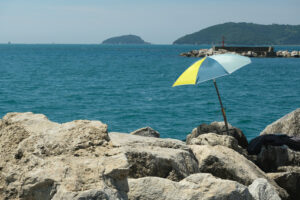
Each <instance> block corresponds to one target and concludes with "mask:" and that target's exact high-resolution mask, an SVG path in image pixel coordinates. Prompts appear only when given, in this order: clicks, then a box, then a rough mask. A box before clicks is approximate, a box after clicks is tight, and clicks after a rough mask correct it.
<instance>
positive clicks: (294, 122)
mask: <svg viewBox="0 0 300 200" xmlns="http://www.w3.org/2000/svg"><path fill="white" fill-rule="evenodd" d="M272 133H284V134H287V135H289V136H298V137H300V108H298V109H296V110H294V111H293V112H291V113H289V114H287V115H285V116H283V117H282V118H280V119H278V120H277V121H275V122H273V123H272V124H270V125H268V126H267V127H266V128H265V129H264V130H263V131H262V132H261V133H260V135H263V134H272Z"/></svg>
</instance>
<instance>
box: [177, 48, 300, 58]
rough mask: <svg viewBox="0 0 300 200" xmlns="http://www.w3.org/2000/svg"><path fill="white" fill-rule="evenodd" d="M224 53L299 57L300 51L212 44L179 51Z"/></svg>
mask: <svg viewBox="0 0 300 200" xmlns="http://www.w3.org/2000/svg"><path fill="white" fill-rule="evenodd" d="M224 53H234V54H239V55H242V56H248V57H263V58H265V57H269V58H274V57H285V58H299V57H300V51H288V50H283V51H274V47H272V46H270V47H236V46H228V47H223V46H214V47H212V48H210V49H199V50H192V51H189V52H184V53H181V54H180V55H181V56H186V57H204V56H212V55H218V54H224Z"/></svg>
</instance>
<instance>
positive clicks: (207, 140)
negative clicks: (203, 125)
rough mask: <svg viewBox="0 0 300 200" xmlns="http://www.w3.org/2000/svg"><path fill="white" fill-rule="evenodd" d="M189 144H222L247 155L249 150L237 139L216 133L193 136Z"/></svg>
mask: <svg viewBox="0 0 300 200" xmlns="http://www.w3.org/2000/svg"><path fill="white" fill-rule="evenodd" d="M187 144H188V145H210V146H216V145H221V146H225V147H228V148H231V149H233V150H235V151H237V152H238V153H240V154H243V155H244V156H247V151H246V150H245V149H243V148H241V147H240V146H239V145H238V142H237V140H236V139H235V138H234V137H232V136H229V135H218V134H216V133H205V134H202V135H199V136H198V137H196V138H192V140H190V142H187Z"/></svg>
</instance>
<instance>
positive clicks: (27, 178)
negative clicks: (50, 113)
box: [0, 113, 129, 200]
mask: <svg viewBox="0 0 300 200" xmlns="http://www.w3.org/2000/svg"><path fill="white" fill-rule="evenodd" d="M0 158H1V159H0V177H1V178H0V188H1V192H0V199H24V200H29V199H30V200H37V199H46V200H47V199H74V198H73V197H75V196H76V197H77V196H80V195H81V194H83V193H85V192H86V193H90V192H91V191H94V190H99V191H104V193H105V194H108V195H111V196H115V197H118V199H126V198H127V191H128V185H127V176H128V174H129V163H128V161H127V158H126V156H125V154H124V153H122V152H120V151H118V149H113V148H112V145H111V144H110V141H109V137H108V133H107V125H106V124H103V123H101V122H100V121H87V120H78V121H73V122H68V123H64V124H58V123H54V122H51V121H49V120H48V119H47V118H46V116H44V115H41V114H33V113H8V114H7V115H6V116H4V117H3V120H2V122H1V125H0ZM108 191H109V192H108ZM92 193H93V192H92ZM100 193H101V192H100ZM100 193H99V192H96V193H93V194H95V195H96V194H99V195H100V196H99V197H97V195H96V196H95V195H92V196H93V198H95V199H97V198H98V199H99V198H102V197H103V195H104V193H101V194H100ZM88 196H89V195H88ZM61 197H63V198H61ZM115 199H117V198H115Z"/></svg>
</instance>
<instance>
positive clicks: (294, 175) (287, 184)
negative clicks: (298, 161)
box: [268, 167, 300, 200]
mask: <svg viewBox="0 0 300 200" xmlns="http://www.w3.org/2000/svg"><path fill="white" fill-rule="evenodd" d="M268 177H269V178H271V179H273V180H274V181H275V182H276V183H277V184H278V185H279V186H280V187H282V188H284V189H285V190H286V191H287V192H288V193H289V195H290V198H291V199H294V200H297V199H300V190H299V188H300V167H279V168H278V171H277V172H276V173H268Z"/></svg>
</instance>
